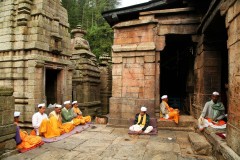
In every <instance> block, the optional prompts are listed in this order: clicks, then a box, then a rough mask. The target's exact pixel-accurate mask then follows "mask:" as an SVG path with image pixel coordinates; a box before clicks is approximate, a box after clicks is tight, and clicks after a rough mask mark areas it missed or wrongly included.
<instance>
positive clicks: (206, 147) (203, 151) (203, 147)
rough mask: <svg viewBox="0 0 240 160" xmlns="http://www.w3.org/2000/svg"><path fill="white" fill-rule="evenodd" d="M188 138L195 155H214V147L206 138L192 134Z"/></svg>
mask: <svg viewBox="0 0 240 160" xmlns="http://www.w3.org/2000/svg"><path fill="white" fill-rule="evenodd" d="M188 138H189V141H190V143H191V145H192V148H193V151H194V152H195V154H199V155H211V154H212V146H211V144H210V143H209V142H208V141H207V140H206V138H205V137H204V136H202V135H199V134H198V133H193V132H192V133H189V134H188Z"/></svg>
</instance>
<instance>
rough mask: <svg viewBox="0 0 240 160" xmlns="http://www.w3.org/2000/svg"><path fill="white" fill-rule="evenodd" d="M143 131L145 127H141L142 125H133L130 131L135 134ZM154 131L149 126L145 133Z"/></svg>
mask: <svg viewBox="0 0 240 160" xmlns="http://www.w3.org/2000/svg"><path fill="white" fill-rule="evenodd" d="M142 129H143V126H140V125H138V124H135V125H132V126H131V127H129V130H130V131H133V132H138V131H140V130H142ZM152 130H153V127H152V126H148V127H147V128H146V129H145V131H144V133H149V132H151V131H152Z"/></svg>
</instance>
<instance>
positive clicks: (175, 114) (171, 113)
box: [160, 95, 179, 124]
mask: <svg viewBox="0 0 240 160" xmlns="http://www.w3.org/2000/svg"><path fill="white" fill-rule="evenodd" d="M161 99H162V103H161V104H160V118H162V117H163V118H165V119H173V120H174V122H175V123H176V124H178V121H179V110H178V109H173V108H171V107H169V105H168V103H167V102H168V96H167V95H163V96H162V97H161Z"/></svg>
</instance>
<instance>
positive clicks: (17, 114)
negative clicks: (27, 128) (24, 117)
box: [14, 111, 21, 123]
mask: <svg viewBox="0 0 240 160" xmlns="http://www.w3.org/2000/svg"><path fill="white" fill-rule="evenodd" d="M20 114H21V113H20V112H16V111H15V112H14V122H16V123H18V121H19V116H20Z"/></svg>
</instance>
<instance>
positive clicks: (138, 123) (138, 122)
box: [129, 106, 153, 134]
mask: <svg viewBox="0 0 240 160" xmlns="http://www.w3.org/2000/svg"><path fill="white" fill-rule="evenodd" d="M146 112H147V108H146V107H144V106H143V107H141V112H140V113H138V114H136V115H135V121H134V125H132V126H131V127H130V128H129V130H130V131H134V132H136V133H138V134H141V133H143V132H144V133H149V132H151V131H152V130H153V127H152V126H149V123H150V117H149V115H148V114H147V113H146Z"/></svg>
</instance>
